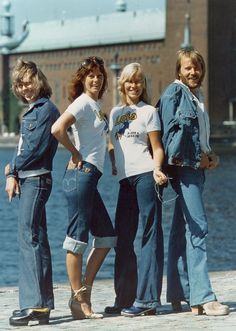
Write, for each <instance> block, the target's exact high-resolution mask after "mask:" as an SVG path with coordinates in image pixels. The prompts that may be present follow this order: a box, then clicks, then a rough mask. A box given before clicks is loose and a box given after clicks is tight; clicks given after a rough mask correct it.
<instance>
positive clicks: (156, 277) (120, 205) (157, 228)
mask: <svg viewBox="0 0 236 331" xmlns="http://www.w3.org/2000/svg"><path fill="white" fill-rule="evenodd" d="M139 221H140V222H141V225H142V238H141V252H140V263H139V264H138V271H137V259H136V255H135V251H134V240H135V237H136V233H137V229H138V223H139ZM115 230H116V233H117V235H118V239H117V247H116V257H115V292H116V300H115V304H116V305H117V306H119V307H121V308H124V307H130V306H132V305H133V304H134V305H135V306H136V307H143V308H146V307H150V308H152V307H153V308H155V307H156V306H157V305H158V304H159V303H160V295H161V289H162V276H163V232H162V226H161V204H160V201H159V200H158V199H157V195H156V192H155V187H154V179H153V174H152V172H148V173H144V174H140V175H136V176H131V177H129V178H126V179H123V180H121V181H120V190H119V197H118V202H117V209H116V221H115Z"/></svg>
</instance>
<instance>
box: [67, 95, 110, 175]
mask: <svg viewBox="0 0 236 331" xmlns="http://www.w3.org/2000/svg"><path fill="white" fill-rule="evenodd" d="M66 111H67V112H69V113H70V114H72V115H73V116H74V117H75V118H76V122H75V123H74V124H73V125H72V130H73V135H74V139H75V146H76V148H77V149H78V150H79V151H80V153H81V154H82V157H83V160H84V161H87V162H90V163H92V164H93V165H95V166H96V167H97V168H98V170H100V171H101V172H103V165H104V159H105V152H106V133H107V129H108V125H107V122H106V121H105V117H104V114H103V113H102V111H101V108H100V105H99V103H98V102H96V101H95V100H93V99H92V98H91V97H89V96H88V95H87V94H85V93H83V94H81V95H80V96H79V97H78V98H77V99H75V100H74V101H73V102H72V104H70V105H69V107H68V108H67V109H66Z"/></svg>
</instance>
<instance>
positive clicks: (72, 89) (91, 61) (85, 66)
mask: <svg viewBox="0 0 236 331" xmlns="http://www.w3.org/2000/svg"><path fill="white" fill-rule="evenodd" d="M93 68H98V69H99V70H100V71H101V73H102V74H103V77H104V80H103V84H102V88H101V90H100V91H99V94H98V99H101V98H102V96H103V94H104V92H105V90H106V88H107V73H106V70H105V68H104V61H103V59H102V58H100V57H97V56H89V57H87V58H86V59H84V60H83V61H82V63H81V65H80V66H79V68H78V69H77V71H76V73H75V74H74V75H73V76H72V79H71V82H70V84H69V88H68V92H69V97H68V99H69V100H70V101H71V102H73V101H74V100H75V99H76V98H78V96H80V95H81V94H82V93H83V92H84V86H83V81H84V79H85V77H86V76H88V74H89V73H90V72H91V70H92V69H93Z"/></svg>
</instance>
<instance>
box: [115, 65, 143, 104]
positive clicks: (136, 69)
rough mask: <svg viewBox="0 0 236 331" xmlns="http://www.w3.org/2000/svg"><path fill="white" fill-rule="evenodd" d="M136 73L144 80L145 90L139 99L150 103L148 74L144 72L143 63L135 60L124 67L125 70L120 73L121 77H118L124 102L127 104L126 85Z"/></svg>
mask: <svg viewBox="0 0 236 331" xmlns="http://www.w3.org/2000/svg"><path fill="white" fill-rule="evenodd" d="M136 75H139V76H140V77H141V79H142V81H143V92H142V94H141V96H140V97H139V101H144V102H146V103H149V97H148V93H147V82H146V76H145V74H144V71H143V68H142V66H141V64H139V63H136V62H134V63H130V64H127V65H126V66H125V67H124V68H123V70H122V72H121V74H120V77H119V79H118V91H119V94H120V98H121V103H122V104H127V97H126V94H125V87H124V85H125V83H126V82H127V81H131V80H132V79H133V78H134V77H135V76H136Z"/></svg>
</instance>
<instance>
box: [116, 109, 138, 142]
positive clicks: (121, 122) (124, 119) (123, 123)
mask: <svg viewBox="0 0 236 331" xmlns="http://www.w3.org/2000/svg"><path fill="white" fill-rule="evenodd" d="M136 118H137V114H136V113H131V112H130V111H128V112H127V113H126V114H122V115H121V116H117V118H116V122H115V126H117V125H118V131H117V132H116V134H115V137H116V139H118V138H120V137H121V136H122V135H123V134H124V133H125V130H126V129H128V128H129V122H131V121H134V120H136Z"/></svg>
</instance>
